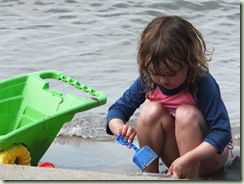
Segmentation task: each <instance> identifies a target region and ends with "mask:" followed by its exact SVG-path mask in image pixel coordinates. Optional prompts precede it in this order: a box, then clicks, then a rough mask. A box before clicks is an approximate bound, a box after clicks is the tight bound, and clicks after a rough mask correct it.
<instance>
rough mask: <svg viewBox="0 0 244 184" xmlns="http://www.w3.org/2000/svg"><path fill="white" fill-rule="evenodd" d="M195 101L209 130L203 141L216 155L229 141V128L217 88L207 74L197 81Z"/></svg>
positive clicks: (225, 111) (226, 114) (224, 108)
mask: <svg viewBox="0 0 244 184" xmlns="http://www.w3.org/2000/svg"><path fill="white" fill-rule="evenodd" d="M197 99H198V104H199V105H200V107H201V110H202V112H203V115H204V117H205V120H206V122H207V123H208V125H209V127H210V128H211V131H210V133H209V134H208V135H207V136H206V137H205V139H204V141H205V142H208V143H209V144H211V145H212V146H214V147H215V148H216V149H217V150H218V153H222V152H223V151H224V148H225V146H226V145H227V144H228V143H229V141H230V140H231V127H230V121H229V117H228V113H227V110H226V107H225V105H224V103H223V101H222V99H221V94H220V89H219V86H218V84H217V83H216V81H215V79H214V78H213V77H212V76H211V75H210V74H209V73H208V74H207V76H206V77H204V78H202V79H200V80H199V81H198V92H197Z"/></svg>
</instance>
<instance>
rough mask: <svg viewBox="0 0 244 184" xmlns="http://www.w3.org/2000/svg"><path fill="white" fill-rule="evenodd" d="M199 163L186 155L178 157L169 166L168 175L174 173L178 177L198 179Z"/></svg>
mask: <svg viewBox="0 0 244 184" xmlns="http://www.w3.org/2000/svg"><path fill="white" fill-rule="evenodd" d="M199 165H200V162H198V163H195V162H194V163H193V162H191V161H190V160H189V159H187V158H185V157H184V155H183V156H181V157H179V158H177V159H176V160H175V161H174V162H173V163H172V164H171V166H170V167H169V169H168V172H167V175H168V176H170V175H173V176H174V177H175V178H176V179H196V178H198V171H199Z"/></svg>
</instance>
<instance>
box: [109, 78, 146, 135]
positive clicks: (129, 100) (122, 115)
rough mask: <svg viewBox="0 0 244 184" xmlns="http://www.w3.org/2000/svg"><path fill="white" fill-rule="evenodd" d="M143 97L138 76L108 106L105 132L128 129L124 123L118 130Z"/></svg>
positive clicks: (143, 93) (143, 99) (143, 91)
mask: <svg viewBox="0 0 244 184" xmlns="http://www.w3.org/2000/svg"><path fill="white" fill-rule="evenodd" d="M145 99H146V98H145V90H144V87H143V85H142V83H141V79H140V78H139V77H138V78H137V79H136V81H135V82H134V83H133V84H132V85H131V86H130V88H129V89H128V90H126V91H125V92H124V94H123V95H122V96H121V97H120V98H119V99H118V100H117V101H116V102H115V103H114V104H113V105H112V106H111V107H110V108H109V110H108V114H107V126H106V131H107V133H108V134H111V135H112V134H115V135H116V134H118V133H121V132H122V130H123V131H125V130H126V129H129V128H130V127H129V126H127V125H126V126H123V127H122V130H119V128H121V126H122V125H125V124H126V122H128V121H129V119H130V117H131V116H132V115H133V113H134V112H135V110H136V109H137V108H139V107H140V105H141V104H142V103H143V102H144V101H145ZM120 131H121V132H120ZM124 135H125V134H124Z"/></svg>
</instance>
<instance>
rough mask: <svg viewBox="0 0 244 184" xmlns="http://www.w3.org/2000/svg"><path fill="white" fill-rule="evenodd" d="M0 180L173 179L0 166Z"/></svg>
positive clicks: (153, 175) (157, 175) (159, 175)
mask: <svg viewBox="0 0 244 184" xmlns="http://www.w3.org/2000/svg"><path fill="white" fill-rule="evenodd" d="M0 180H173V177H167V176H165V175H163V174H152V175H143V174H140V175H139V174H132V175H128V174H114V173H103V172H93V171H83V170H69V169H56V168H42V167H32V166H20V165H9V164H2V165H1V164H0Z"/></svg>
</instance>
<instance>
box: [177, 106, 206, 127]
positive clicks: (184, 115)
mask: <svg viewBox="0 0 244 184" xmlns="http://www.w3.org/2000/svg"><path fill="white" fill-rule="evenodd" d="M175 119H176V123H177V125H181V126H187V125H192V123H193V122H195V121H196V120H198V121H200V120H202V117H201V113H200V111H199V109H197V108H196V107H194V106H193V105H189V104H182V105H180V106H179V107H178V108H177V109H176V112H175Z"/></svg>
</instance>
